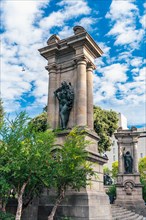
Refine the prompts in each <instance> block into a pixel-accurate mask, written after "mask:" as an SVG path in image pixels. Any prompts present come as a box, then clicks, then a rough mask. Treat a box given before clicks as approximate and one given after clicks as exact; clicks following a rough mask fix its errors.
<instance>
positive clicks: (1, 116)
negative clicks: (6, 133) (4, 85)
mask: <svg viewBox="0 0 146 220" xmlns="http://www.w3.org/2000/svg"><path fill="white" fill-rule="evenodd" d="M3 119H4V108H3V102H2V99H1V98H0V128H1V126H2V122H3Z"/></svg>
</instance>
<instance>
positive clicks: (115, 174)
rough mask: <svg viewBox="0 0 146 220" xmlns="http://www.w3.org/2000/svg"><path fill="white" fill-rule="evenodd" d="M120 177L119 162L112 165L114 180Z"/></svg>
mask: <svg viewBox="0 0 146 220" xmlns="http://www.w3.org/2000/svg"><path fill="white" fill-rule="evenodd" d="M117 175H118V161H115V162H113V163H112V178H113V179H114V180H115V179H116V178H117Z"/></svg>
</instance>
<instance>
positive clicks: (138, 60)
mask: <svg viewBox="0 0 146 220" xmlns="http://www.w3.org/2000/svg"><path fill="white" fill-rule="evenodd" d="M130 64H131V66H134V67H140V66H141V65H142V64H143V58H142V57H135V58H134V59H131V63H130Z"/></svg>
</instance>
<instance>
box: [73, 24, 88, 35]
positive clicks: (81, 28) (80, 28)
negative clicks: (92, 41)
mask: <svg viewBox="0 0 146 220" xmlns="http://www.w3.org/2000/svg"><path fill="white" fill-rule="evenodd" d="M73 30H74V34H75V35H76V34H80V33H83V32H86V30H85V29H84V28H83V27H81V26H75V27H74V28H73Z"/></svg>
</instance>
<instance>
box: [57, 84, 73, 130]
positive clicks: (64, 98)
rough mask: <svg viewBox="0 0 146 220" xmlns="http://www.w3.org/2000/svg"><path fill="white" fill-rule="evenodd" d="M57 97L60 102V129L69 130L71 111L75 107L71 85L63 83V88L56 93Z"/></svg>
mask: <svg viewBox="0 0 146 220" xmlns="http://www.w3.org/2000/svg"><path fill="white" fill-rule="evenodd" d="M54 94H55V96H56V97H57V99H58V101H59V115H60V127H61V129H66V128H67V123H68V120H69V115H70V111H71V109H72V107H73V101H74V90H73V87H72V85H71V83H68V84H67V82H65V81H63V82H62V83H61V87H59V88H58V89H57V90H56V91H55V92H54Z"/></svg>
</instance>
